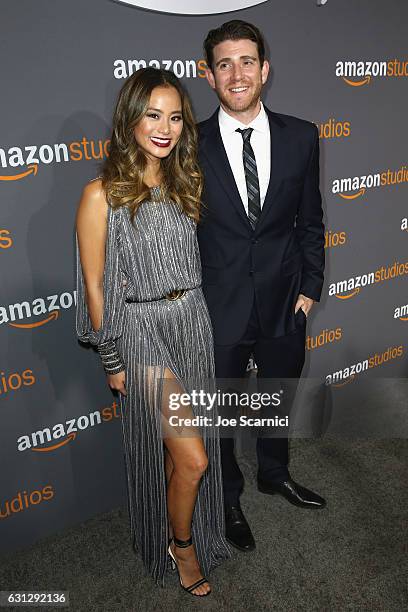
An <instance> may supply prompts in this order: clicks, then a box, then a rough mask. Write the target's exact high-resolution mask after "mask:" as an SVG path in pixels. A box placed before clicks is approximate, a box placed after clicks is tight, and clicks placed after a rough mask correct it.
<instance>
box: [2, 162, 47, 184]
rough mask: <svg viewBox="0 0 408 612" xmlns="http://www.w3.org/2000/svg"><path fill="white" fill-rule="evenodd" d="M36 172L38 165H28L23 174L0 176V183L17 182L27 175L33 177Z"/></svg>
mask: <svg viewBox="0 0 408 612" xmlns="http://www.w3.org/2000/svg"><path fill="white" fill-rule="evenodd" d="M37 172H38V164H30V165H29V166H27V170H26V171H25V172H20V173H19V174H7V175H3V176H1V175H0V181H19V180H20V179H22V178H25V177H26V176H28V175H29V174H34V176H35V175H36V174H37Z"/></svg>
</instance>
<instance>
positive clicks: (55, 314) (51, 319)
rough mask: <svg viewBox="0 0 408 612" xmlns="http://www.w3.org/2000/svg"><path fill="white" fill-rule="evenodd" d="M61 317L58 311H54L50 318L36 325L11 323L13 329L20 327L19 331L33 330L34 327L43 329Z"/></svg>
mask: <svg viewBox="0 0 408 612" xmlns="http://www.w3.org/2000/svg"><path fill="white" fill-rule="evenodd" d="M58 317H59V312H58V310H54V311H53V312H52V313H51V314H50V316H49V317H47V318H46V319H43V320H42V321H37V322H36V323H10V322H9V325H11V327H18V328H19V329H33V328H34V327H41V326H42V325H45V324H46V323H49V322H50V321H55V320H56V319H58Z"/></svg>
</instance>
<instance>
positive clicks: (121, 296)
mask: <svg viewBox="0 0 408 612" xmlns="http://www.w3.org/2000/svg"><path fill="white" fill-rule="evenodd" d="M201 191H202V176H201V173H200V170H199V167H198V165H197V156H196V130H195V126H194V119H193V115H192V110H191V105H190V102H189V100H188V97H187V95H186V93H185V92H184V90H183V88H182V86H181V84H180V83H179V81H178V79H177V78H176V77H175V76H174V75H173V74H172V73H171V72H168V71H165V70H158V69H155V68H144V69H142V70H139V71H137V72H136V73H135V74H133V75H132V76H131V77H130V78H129V79H128V80H127V81H126V83H125V84H124V86H123V87H122V89H121V91H120V94H119V98H118V102H117V105H116V110H115V114H114V118H113V131H112V138H111V143H110V153H109V158H108V159H107V160H106V162H105V164H104V167H103V173H102V176H101V178H100V179H97V180H94V181H91V183H89V184H88V185H87V186H86V187H85V189H84V191H83V194H82V198H81V201H80V204H79V209H78V215H77V245H78V249H77V252H78V257H77V270H78V273H77V292H78V309H77V334H78V337H79V339H80V340H81V341H88V342H91V343H92V344H94V345H95V346H96V347H97V349H98V352H99V354H100V356H101V359H102V364H103V366H104V368H105V371H106V374H107V379H108V384H109V385H110V387H111V388H112V389H114V390H117V391H118V392H119V394H120V401H121V412H122V426H123V437H124V445H125V457H126V470H127V483H128V495H129V513H130V525H131V535H132V538H133V545H134V547H135V548H136V549H137V550H139V551H140V553H141V556H142V558H143V561H144V563H145V565H146V567H147V569H148V571H149V572H150V573H151V574H152V576H153V577H154V579H155V580H156V581H157V582H161V583H163V581H164V574H165V571H166V568H167V567H168V564H169V560H171V561H172V563H173V564H175V565H176V566H177V569H178V572H179V577H180V583H181V586H182V587H183V588H184V589H185V590H188V591H189V592H190V593H191V594H193V595H197V596H204V595H208V594H209V593H210V591H211V589H210V585H209V583H208V581H207V579H206V578H205V574H206V573H207V572H209V571H210V570H211V569H212V567H214V566H216V565H218V564H219V563H220V562H221V560H222V559H224V558H227V557H228V556H229V549H228V545H227V544H226V541H225V539H224V535H223V534H224V517H223V503H222V492H221V471H220V456H219V442H218V438H217V436H216V435H214V432H209V431H208V430H206V429H204V430H203V431H198V430H197V429H194V428H193V429H189V430H186V429H185V428H183V425H182V423H181V424H180V423H176V424H175V425H174V426H173V427H171V426H170V424H169V417H170V416H172V415H174V414H177V415H178V416H186V415H187V416H194V415H199V414H201V413H202V414H205V413H206V412H207V411H206V410H205V407H200V406H185V407H183V412H178V413H176V412H172V411H171V409H169V395H170V393H182V392H184V391H188V390H189V389H191V388H192V385H194V387H195V388H197V387H200V386H203V385H204V384H205V380H206V379H207V380H208V379H211V378H213V376H214V364H213V347H212V330H211V324H210V320H209V316H208V312H207V308H206V304H205V301H204V298H203V294H202V291H201V288H200V284H201V268H200V263H199V253H198V246H197V240H196V223H197V221H198V219H199V209H200V196H201ZM172 397H175V396H172ZM207 415H208V412H207ZM171 421H172V420H171V419H170V422H171ZM186 433H187V435H185V434H186ZM210 434H211V435H210ZM166 477H167V483H166ZM166 485H167V486H166ZM168 522H169V524H168ZM170 536H172V538H171V541H170V544H169V538H170Z"/></svg>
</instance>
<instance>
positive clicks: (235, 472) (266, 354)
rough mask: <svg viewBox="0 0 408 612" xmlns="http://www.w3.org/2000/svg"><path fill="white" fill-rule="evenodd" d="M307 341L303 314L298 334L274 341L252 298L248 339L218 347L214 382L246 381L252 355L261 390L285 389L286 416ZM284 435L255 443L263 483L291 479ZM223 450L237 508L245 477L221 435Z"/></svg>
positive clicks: (227, 488) (227, 492)
mask: <svg viewBox="0 0 408 612" xmlns="http://www.w3.org/2000/svg"><path fill="white" fill-rule="evenodd" d="M305 336H306V315H305V314H304V312H303V311H298V312H297V314H296V331H295V332H293V333H291V334H289V335H286V336H279V337H276V338H267V337H265V335H264V334H263V332H262V330H261V326H260V323H259V317H258V312H257V307H256V300H255V299H254V304H253V307H252V310H251V315H250V318H249V321H248V325H247V328H246V331H245V334H244V335H243V337H242V338H241V339H240V340H239V342H236V343H235V344H232V345H227V346H222V345H217V343H215V370H216V377H217V379H243V378H244V377H245V374H246V369H247V365H248V361H249V358H250V356H251V355H253V356H254V358H255V361H256V364H257V367H258V376H257V384H258V389H259V390H261V391H266V390H267V386H268V384H269V385H273V386H274V390H275V391H276V389H277V387H276V383H275V380H277V379H279V381H282V384H280V388H282V387H284V396H285V395H286V398H285V399H286V402H283V406H285V408H284V410H285V411H286V414H288V413H289V412H290V408H291V403H292V402H293V399H294V395H295V393H296V387H297V385H298V381H299V377H300V375H301V372H302V368H303V365H304V361H305ZM262 379H267V380H265V381H264V383H265V384H266V388H263V385H262ZM271 379H274V381H272V380H271ZM283 379H286V380H283ZM289 404H290V405H289ZM275 414H276V411H275ZM255 416H256V415H255ZM284 435H285V437H265V436H262V437H258V438H257V442H256V452H257V459H258V477H259V478H262V480H265V481H267V482H271V483H275V484H276V483H280V482H283V481H285V480H287V478H288V476H289V472H288V463H289V441H288V438H287V433H286V434H284ZM220 445H221V465H222V474H223V487H224V502H225V505H226V506H231V505H232V506H235V505H237V504H238V502H239V496H240V494H241V492H242V490H243V487H244V477H243V475H242V472H241V470H240V468H239V465H238V463H237V460H236V458H235V454H234V446H235V441H234V438H232V437H224V435H223V436H222V437H221V440H220Z"/></svg>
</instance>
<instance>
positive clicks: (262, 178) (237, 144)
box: [218, 102, 271, 214]
mask: <svg viewBox="0 0 408 612" xmlns="http://www.w3.org/2000/svg"><path fill="white" fill-rule="evenodd" d="M218 123H219V126H220V132H221V137H222V142H223V143H224V148H225V151H226V153H227V157H228V161H229V163H230V166H231V170H232V173H233V175H234V178H235V183H236V185H237V188H238V191H239V194H240V196H241V200H242V203H243V205H244V208H245V211H246V213H247V214H248V192H247V186H246V181H245V170H244V162H243V159H242V149H243V145H244V143H243V138H242V136H241V134H240V133H239V132H236V131H235V130H236V129H237V128H240V129H246V128H249V127H251V128H253V130H254V131H253V132H252V134H251V140H250V143H251V145H252V148H253V150H254V154H255V159H256V167H257V170H258V180H259V190H260V200H261V209H262V206H263V203H264V201H265V196H266V191H267V189H268V185H269V177H270V174H271V135H270V131H269V120H268V115H267V114H266V111H265V109H264V106H263V104H262V102H261V110H260V111H259V113H258V115H257V116H256V117H255V119H253V120H252V121H251V123H249V124H248V125H244V124H243V123H241V122H240V121H238V120H237V119H234V117H231V115H228V113H226V112H225V110H224V109H223V108H222V106H220V110H219V112H218Z"/></svg>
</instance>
